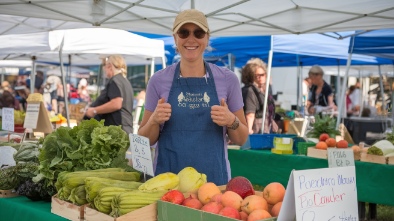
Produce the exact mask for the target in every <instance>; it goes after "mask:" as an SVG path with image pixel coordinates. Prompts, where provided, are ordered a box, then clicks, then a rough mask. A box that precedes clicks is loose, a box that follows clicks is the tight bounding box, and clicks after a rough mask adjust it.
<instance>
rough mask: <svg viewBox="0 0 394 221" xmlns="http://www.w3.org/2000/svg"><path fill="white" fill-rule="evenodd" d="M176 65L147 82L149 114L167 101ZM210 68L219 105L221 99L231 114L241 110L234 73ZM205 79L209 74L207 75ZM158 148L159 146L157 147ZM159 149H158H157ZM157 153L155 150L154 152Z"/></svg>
mask: <svg viewBox="0 0 394 221" xmlns="http://www.w3.org/2000/svg"><path fill="white" fill-rule="evenodd" d="M177 64H178V63H176V64H173V65H170V66H168V67H167V68H166V69H163V70H160V71H158V72H156V73H155V74H154V75H153V76H152V77H151V78H150V80H149V83H148V86H147V89H146V96H145V109H146V110H149V111H151V112H153V111H155V109H156V106H157V101H158V100H159V99H161V98H164V99H165V100H166V101H167V100H168V95H169V93H170V89H171V86H172V80H173V79H174V74H175V68H176V66H177ZM208 65H209V67H210V68H211V71H212V74H213V76H214V80H215V86H216V92H217V94H218V98H219V101H218V102H219V103H220V100H221V99H222V98H224V99H225V101H226V103H227V105H228V108H229V110H230V111H231V112H235V111H238V110H240V109H241V108H243V100H242V93H241V86H240V83H239V80H238V78H237V76H236V75H235V74H234V72H232V71H230V70H229V69H227V68H223V67H219V66H217V65H214V64H211V63H208ZM207 77H209V74H208V73H207ZM226 130H227V128H226V127H223V141H224V147H223V148H224V149H225V157H226V162H227V171H228V175H229V179H230V178H231V172H230V164H229V162H228V157H227V141H226ZM158 146H160V145H158ZM158 148H159V147H158ZM156 153H157V150H156ZM155 158H156V159H155V163H154V165H156V161H157V156H156V157H155Z"/></svg>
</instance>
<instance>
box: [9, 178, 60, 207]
mask: <svg viewBox="0 0 394 221" xmlns="http://www.w3.org/2000/svg"><path fill="white" fill-rule="evenodd" d="M16 192H17V193H18V194H19V195H22V196H26V197H27V198H29V199H30V200H33V201H39V200H43V201H48V202H50V201H51V197H52V196H53V195H55V194H56V190H55V188H54V187H52V186H47V185H45V183H44V181H40V182H38V183H35V182H33V181H32V180H31V179H28V180H26V181H25V182H23V183H21V185H19V187H18V189H17V191H16Z"/></svg>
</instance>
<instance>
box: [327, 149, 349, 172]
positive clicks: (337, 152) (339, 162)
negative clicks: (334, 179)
mask: <svg viewBox="0 0 394 221" xmlns="http://www.w3.org/2000/svg"><path fill="white" fill-rule="evenodd" d="M327 151H328V152H327V154H328V167H330V168H331V167H349V166H354V154H353V150H352V149H350V148H346V149H338V148H327Z"/></svg>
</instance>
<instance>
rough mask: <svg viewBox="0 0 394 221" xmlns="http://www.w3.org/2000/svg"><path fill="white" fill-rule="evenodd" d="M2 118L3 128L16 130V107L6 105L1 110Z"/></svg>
mask: <svg viewBox="0 0 394 221" xmlns="http://www.w3.org/2000/svg"><path fill="white" fill-rule="evenodd" d="M1 114H2V119H1V129H2V130H8V131H14V130H15V125H14V108H7V107H4V108H3V109H2V111H1Z"/></svg>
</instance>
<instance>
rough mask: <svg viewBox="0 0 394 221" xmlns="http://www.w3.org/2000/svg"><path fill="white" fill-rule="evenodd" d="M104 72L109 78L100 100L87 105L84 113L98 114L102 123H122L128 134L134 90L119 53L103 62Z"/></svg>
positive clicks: (131, 117) (130, 131)
mask: <svg viewBox="0 0 394 221" xmlns="http://www.w3.org/2000/svg"><path fill="white" fill-rule="evenodd" d="M105 73H106V75H107V78H108V79H109V80H108V82H107V84H106V86H105V90H102V91H101V94H100V96H99V98H100V102H96V103H95V104H96V105H97V106H94V107H89V108H88V109H87V110H86V113H85V115H86V116H87V117H90V118H92V117H95V116H96V115H98V114H99V115H100V119H104V120H105V121H104V125H105V126H108V125H122V129H123V130H124V131H126V132H127V133H128V134H129V133H133V115H132V111H133V100H134V92H133V87H132V86H131V83H130V81H128V80H127V66H126V62H125V60H124V58H123V57H122V56H120V55H111V56H109V57H108V58H107V59H106V62H105Z"/></svg>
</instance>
